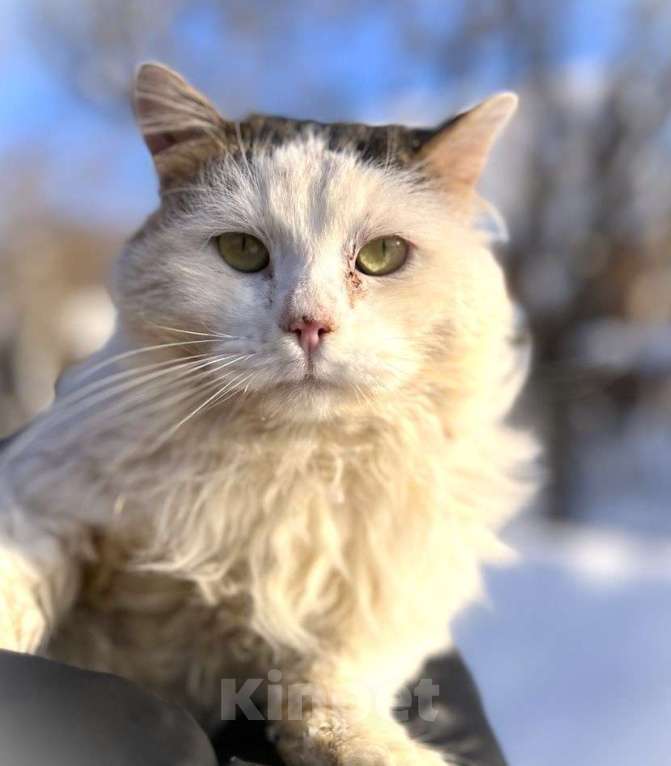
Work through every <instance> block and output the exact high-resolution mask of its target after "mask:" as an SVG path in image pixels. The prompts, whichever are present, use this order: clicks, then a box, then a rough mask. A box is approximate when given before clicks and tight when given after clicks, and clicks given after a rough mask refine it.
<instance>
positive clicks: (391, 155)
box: [134, 63, 517, 190]
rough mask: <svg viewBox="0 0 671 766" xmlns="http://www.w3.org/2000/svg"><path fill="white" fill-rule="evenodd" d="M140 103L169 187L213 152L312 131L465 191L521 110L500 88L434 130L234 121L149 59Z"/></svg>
mask: <svg viewBox="0 0 671 766" xmlns="http://www.w3.org/2000/svg"><path fill="white" fill-rule="evenodd" d="M134 104H135V111H136V114H137V117H138V120H139V123H140V126H141V129H142V132H143V134H144V138H145V141H146V143H147V146H148V147H149V149H150V151H151V153H152V155H153V156H154V160H155V162H156V166H157V169H158V172H159V176H160V179H161V185H162V188H168V187H169V186H170V185H172V184H174V183H176V182H181V181H183V180H184V179H186V178H189V177H190V176H193V175H194V174H196V173H197V172H198V170H199V169H200V167H202V165H203V164H204V163H206V162H207V161H208V160H210V159H212V158H213V157H217V156H221V155H223V154H231V155H240V154H242V153H244V154H245V155H246V156H247V157H248V158H250V157H252V156H253V155H254V151H255V150H256V149H258V147H269V146H274V147H276V146H280V145H282V144H285V143H287V142H289V141H291V140H295V139H296V138H299V137H301V136H305V135H306V134H308V133H311V134H314V135H318V136H321V137H322V138H323V139H324V142H325V144H326V146H327V147H328V148H329V149H331V150H334V151H342V150H349V151H354V152H356V153H357V154H358V155H359V156H360V157H361V158H362V159H363V160H365V161H371V162H376V163H380V164H382V165H385V166H388V165H389V164H391V163H393V164H395V165H397V166H399V167H410V166H413V165H421V166H422V167H423V168H424V169H425V170H426V171H427V172H428V174H430V175H437V176H439V177H441V179H442V180H443V182H444V183H446V184H447V185H448V186H453V187H454V186H459V187H461V188H462V189H463V190H466V189H468V187H471V186H473V185H474V184H475V182H476V181H477V179H478V177H479V175H480V173H481V172H482V169H483V166H484V163H485V160H486V157H487V154H488V152H489V150H490V148H491V146H492V144H493V142H494V140H495V138H496V136H497V134H498V133H499V131H500V130H501V129H502V128H503V127H504V126H505V124H506V122H507V121H508V120H509V119H510V117H511V116H512V114H513V112H514V111H515V108H516V105H517V97H516V96H515V95H514V94H512V93H500V94H498V95H496V96H493V97H492V98H490V99H488V100H487V101H485V102H483V103H482V104H480V105H479V106H477V107H475V108H474V109H472V110H470V111H468V112H464V113H462V114H459V115H457V116H456V117H451V118H450V119H448V120H447V121H446V122H444V123H442V124H441V125H439V126H437V127H435V128H408V127H404V126H402V125H379V126H371V125H364V124H361V123H344V122H343V123H321V122H317V121H315V120H293V119H288V118H285V117H271V116H266V115H250V116H249V117H248V118H247V119H245V120H242V121H231V120H226V119H224V118H223V117H222V116H221V115H220V114H219V113H218V111H217V109H216V108H215V107H214V106H213V105H212V104H211V103H210V101H209V100H208V99H207V98H206V97H205V96H203V95H202V94H201V93H199V92H198V91H197V90H196V89H195V88H193V87H192V86H191V85H189V83H187V82H186V81H185V80H184V79H183V78H182V77H181V76H180V75H178V74H177V73H176V72H173V71H172V70H171V69H169V68H167V67H165V66H163V65H161V64H154V63H148V64H143V65H142V66H141V67H140V69H139V70H138V73H137V79H136V87H135V95H134Z"/></svg>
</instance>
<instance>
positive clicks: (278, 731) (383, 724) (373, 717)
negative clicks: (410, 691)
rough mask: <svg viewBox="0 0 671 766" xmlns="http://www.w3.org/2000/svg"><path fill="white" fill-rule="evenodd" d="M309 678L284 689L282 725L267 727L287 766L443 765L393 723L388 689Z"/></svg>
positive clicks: (392, 701) (314, 676)
mask: <svg viewBox="0 0 671 766" xmlns="http://www.w3.org/2000/svg"><path fill="white" fill-rule="evenodd" d="M310 678H311V680H309V681H307V682H305V683H301V682H296V683H294V682H289V683H287V684H285V685H284V687H283V690H282V695H283V700H282V706H281V716H279V717H280V718H281V720H277V721H276V722H275V723H274V724H272V731H273V733H274V735H275V737H276V741H277V747H278V749H279V751H280V753H281V754H282V757H283V759H284V760H285V761H286V762H287V763H288V764H290V765H291V766H445V760H444V758H443V756H442V755H441V754H440V753H439V752H438V751H436V750H433V749H432V748H429V747H427V746H425V745H422V744H420V743H419V742H417V741H415V740H413V739H411V737H410V736H409V735H408V733H407V731H406V729H405V728H404V727H403V726H402V725H401V724H400V723H398V721H397V720H396V719H395V718H394V716H393V714H392V705H393V704H394V695H393V693H391V692H390V689H391V687H389V686H388V685H387V684H384V685H381V684H376V683H374V682H373V683H370V682H366V681H365V680H362V681H361V682H353V683H350V684H345V685H343V683H342V679H341V678H338V679H336V678H332V679H330V678H328V676H324V675H312V676H310ZM398 685H400V681H399V683H398V684H395V685H394V688H396V686H398ZM277 709H278V708H277V706H276V710H277Z"/></svg>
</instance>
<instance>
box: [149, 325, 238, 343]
mask: <svg viewBox="0 0 671 766" xmlns="http://www.w3.org/2000/svg"><path fill="white" fill-rule="evenodd" d="M152 326H153V327H157V328H158V329H159V330H167V331H168V332H178V333H183V334H184V335H202V336H204V337H206V338H212V339H213V340H216V339H217V338H234V339H238V338H239V336H237V335H228V334H227V333H221V332H197V331H196V330H181V329H180V328H179V327H169V326H168V325H163V324H155V323H152Z"/></svg>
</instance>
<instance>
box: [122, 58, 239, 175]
mask: <svg viewBox="0 0 671 766" xmlns="http://www.w3.org/2000/svg"><path fill="white" fill-rule="evenodd" d="M133 107H134V111H135V117H136V119H137V123H138V126H139V128H140V131H141V133H142V136H143V138H144V141H145V143H146V144H147V148H148V149H149V151H150V152H151V155H152V158H153V160H154V164H155V166H156V170H157V172H158V175H159V178H160V180H161V186H165V185H167V184H168V183H169V182H170V181H172V180H174V179H176V178H180V177H185V176H188V174H189V173H192V172H194V171H195V170H196V169H197V168H198V166H199V164H202V162H203V161H204V160H205V159H206V158H207V156H208V155H209V154H211V153H212V152H213V151H215V150H216V148H217V145H218V143H219V142H220V140H221V132H222V129H223V127H224V126H225V124H226V123H225V120H224V118H223V117H222V116H221V115H220V114H219V112H217V110H216V108H215V107H214V106H213V104H212V103H211V102H210V101H209V100H208V99H207V97H206V96H204V95H203V94H202V93H200V91H198V90H196V88H194V87H193V86H192V85H190V84H189V83H188V82H187V81H186V80H185V79H184V78H183V77H182V76H181V75H179V74H177V72H175V71H173V70H172V69H170V68H169V67H167V66H164V65H163V64H157V63H153V62H152V63H146V64H141V65H140V67H139V68H138V70H137V73H136V75H135V87H134V89H133Z"/></svg>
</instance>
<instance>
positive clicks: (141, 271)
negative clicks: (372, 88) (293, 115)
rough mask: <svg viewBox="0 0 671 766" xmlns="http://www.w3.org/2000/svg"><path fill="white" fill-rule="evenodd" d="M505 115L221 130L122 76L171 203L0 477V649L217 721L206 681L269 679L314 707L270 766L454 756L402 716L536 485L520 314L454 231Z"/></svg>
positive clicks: (465, 230) (177, 94) (491, 105)
mask: <svg viewBox="0 0 671 766" xmlns="http://www.w3.org/2000/svg"><path fill="white" fill-rule="evenodd" d="M515 106H516V98H515V96H513V95H512V94H505V93H504V94H501V95H498V96H494V97H493V98H491V99H489V100H487V101H485V102H484V103H482V104H481V105H479V106H477V107H475V108H474V109H472V110H470V111H468V112H465V113H464V114H462V115H459V116H458V117H457V118H455V119H453V120H450V121H449V122H447V123H445V125H443V126H441V127H439V128H438V129H436V130H416V129H407V128H402V127H399V126H386V127H368V126H364V125H341V124H336V125H323V124H319V123H312V122H298V121H292V120H285V119H282V118H264V117H255V116H252V117H250V118H249V119H248V120H245V121H243V122H239V123H235V122H231V121H227V120H225V119H224V118H222V117H221V116H220V115H219V114H218V113H217V111H216V110H215V108H214V107H213V106H212V105H211V103H210V102H209V101H208V100H207V99H206V98H205V97H204V96H202V95H201V94H200V93H198V92H197V91H196V90H195V89H193V88H192V87H191V86H189V85H188V84H187V83H186V82H185V81H184V80H183V79H182V78H181V77H180V76H179V75H177V74H175V73H174V72H172V71H170V70H169V69H167V68H165V67H162V66H159V65H156V64H147V65H144V66H143V67H141V68H140V70H139V72H138V76H137V82H136V90H135V107H136V113H137V116H138V121H139V124H140V127H141V129H142V132H143V135H144V137H145V141H146V143H147V145H148V147H149V149H150V150H151V152H152V155H153V157H154V160H155V164H156V167H157V170H158V174H159V178H160V182H161V206H160V208H159V210H158V211H157V212H156V213H155V214H154V215H152V216H151V217H150V218H149V220H148V221H147V222H146V224H145V225H144V226H143V228H142V229H141V230H140V231H139V232H138V233H137V234H136V235H135V236H134V237H133V239H132V240H131V241H130V242H129V244H128V246H127V247H126V249H125V251H124V252H123V253H122V255H121V257H120V259H119V261H118V263H117V266H116V270H115V274H114V284H113V293H114V297H115V301H116V305H117V308H118V322H117V328H116V332H115V334H114V337H113V339H112V340H111V341H110V343H109V344H108V345H107V346H106V347H105V348H104V349H103V350H102V351H101V352H99V353H98V354H96V355H95V357H94V358H92V359H91V360H89V361H88V362H87V363H85V364H84V365H83V366H82V367H80V369H78V370H75V371H73V372H72V373H70V374H69V376H68V377H67V378H66V380H65V384H64V385H63V386H61V387H60V390H59V393H58V396H57V398H56V402H55V404H54V405H53V406H52V407H51V409H50V410H49V411H48V412H46V413H45V414H44V415H43V416H41V417H40V418H38V419H37V420H36V421H35V422H34V423H32V424H31V425H30V426H29V428H28V429H27V430H26V431H24V432H23V433H22V434H21V435H20V436H18V437H17V438H16V439H15V440H14V441H13V442H12V443H11V444H10V445H9V447H7V448H6V449H5V451H4V453H3V455H2V457H1V458H0V606H1V612H0V646H2V647H4V648H9V649H15V650H20V651H27V652H41V653H44V654H46V655H47V656H50V657H54V658H59V659H63V660H66V661H70V662H72V663H75V664H79V665H83V666H86V667H89V668H94V669H99V670H108V671H112V672H116V673H119V674H121V675H123V676H126V677H128V678H130V679H133V680H135V681H137V682H138V683H140V684H143V685H144V686H146V687H148V688H150V689H153V690H155V691H158V692H159V693H161V694H162V695H164V696H168V697H170V698H171V699H174V700H177V701H179V702H182V703H184V704H186V705H188V706H189V708H190V709H191V710H192V711H194V712H195V713H196V714H197V715H198V716H199V717H200V718H201V720H205V721H211V722H214V721H216V720H217V719H218V718H219V717H220V710H221V707H220V693H221V688H222V686H221V680H222V679H237V680H239V681H240V683H242V682H243V681H244V680H245V679H247V678H262V679H267V674H268V671H269V670H271V669H274V670H275V671H276V672H275V674H274V675H273V676H271V680H275V681H277V680H278V679H281V680H280V683H279V684H274V687H275V690H276V691H277V688H281V689H282V690H286V691H287V692H288V691H289V689H290V688H291V687H292V686H293V685H297V684H307V685H309V687H310V689H311V698H310V699H309V700H307V701H306V702H305V704H304V706H303V710H302V715H300V716H292V715H289V712H288V707H287V704H288V703H287V700H288V699H289V696H290V695H289V694H288V693H287V694H286V695H283V694H280V696H279V703H278V701H277V700H275V708H276V709H277V710H279V713H278V715H277V716H276V717H277V718H278V719H279V720H277V721H275V724H274V727H275V731H276V735H277V737H278V744H279V747H280V749H281V752H282V753H283V755H284V757H285V758H286V760H287V761H288V762H289V763H291V764H303V763H305V764H315V765H317V766H318V765H319V764H342V765H343V766H344V765H345V764H347V766H355V765H360V766H371V765H372V764H384V765H385V766H401V765H403V766H406V765H407V764H418V765H420V766H422V765H426V766H429V764H439V763H442V762H443V761H442V758H441V756H440V755H439V754H438V753H436V752H434V751H432V750H431V749H429V748H428V747H425V746H424V745H422V744H419V743H417V742H415V741H413V740H411V739H410V738H409V736H408V735H407V734H406V732H405V730H404V729H403V728H402V727H401V725H400V724H398V723H396V722H395V721H394V719H393V717H392V714H391V708H392V705H393V704H394V694H395V692H396V691H397V689H398V688H399V686H400V685H401V684H402V683H403V682H404V681H406V680H408V679H409V678H410V677H412V675H413V674H414V673H415V672H416V671H417V670H418V669H419V668H420V666H421V664H422V663H423V661H424V660H425V659H426V658H427V656H428V655H430V654H431V653H432V652H434V651H436V650H439V649H442V648H444V646H445V645H446V643H447V641H448V627H447V626H448V620H449V618H450V617H452V616H453V615H454V614H455V612H456V611H457V610H458V609H460V608H461V607H463V605H464V604H465V603H466V602H467V601H468V600H469V599H471V598H472V597H473V596H475V595H476V594H477V592H478V565H479V563H480V561H481V560H482V559H483V558H485V557H487V556H489V555H490V554H495V553H496V550H497V542H496V537H495V530H496V528H497V527H498V526H499V525H500V524H501V523H502V522H503V521H504V520H506V519H507V518H508V517H509V516H510V514H511V513H512V512H513V511H514V510H515V509H517V508H518V507H519V506H520V505H521V504H522V503H523V502H525V500H526V499H527V498H528V496H529V493H530V492H531V490H532V486H533V481H532V480H531V478H530V471H529V466H530V464H531V462H532V460H533V457H534V454H535V446H534V442H533V439H531V438H530V437H529V436H528V435H527V434H525V433H520V432H517V431H514V430H513V429H511V428H510V427H509V426H508V425H506V423H505V422H504V418H505V416H506V414H507V412H508V410H509V408H510V405H511V403H512V402H513V400H514V398H515V396H516V394H517V393H518V391H519V388H520V386H521V384H522V382H523V379H524V376H525V372H526V364H525V361H524V353H521V352H520V350H519V348H518V347H516V346H515V344H514V342H513V340H514V336H515V332H516V329H515V309H514V306H513V304H512V302H511V300H510V299H509V297H508V294H507V291H506V287H505V282H504V277H503V274H502V270H501V268H500V266H499V265H498V263H497V261H496V259H495V258H494V257H493V256H492V254H491V253H490V252H489V250H488V249H487V242H486V241H485V237H484V236H483V235H482V234H481V233H479V232H478V230H477V228H476V227H475V225H474V223H473V220H474V216H475V214H476V212H477V210H478V207H479V205H480V202H479V198H478V197H477V195H476V193H475V184H476V182H477V180H478V176H479V175H480V173H481V170H482V168H483V166H484V163H485V161H486V157H487V154H488V152H489V150H490V148H491V145H492V143H493V141H494V139H495V137H496V135H497V134H498V133H499V131H500V130H501V128H502V127H503V126H504V124H505V123H506V122H507V121H508V119H509V118H510V116H511V115H512V113H513V111H514V109H515ZM229 701H230V700H229ZM371 701H373V702H374V704H371ZM224 702H226V700H224ZM278 705H279V707H278Z"/></svg>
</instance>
